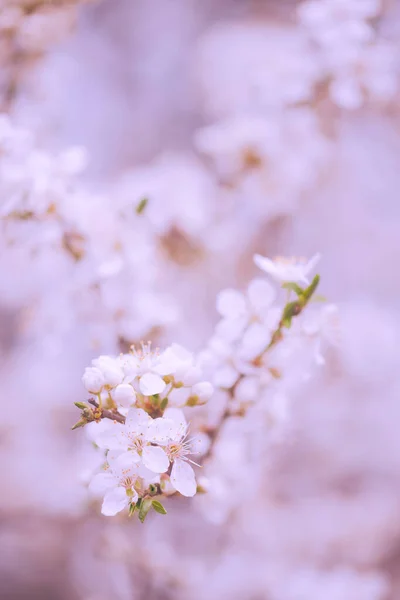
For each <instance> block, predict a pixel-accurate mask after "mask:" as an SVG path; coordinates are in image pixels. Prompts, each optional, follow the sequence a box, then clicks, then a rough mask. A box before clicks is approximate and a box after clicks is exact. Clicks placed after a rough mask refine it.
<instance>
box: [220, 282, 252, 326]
mask: <svg viewBox="0 0 400 600" xmlns="http://www.w3.org/2000/svg"><path fill="white" fill-rule="evenodd" d="M217 311H218V312H219V314H220V315H222V316H223V317H227V318H230V319H235V318H237V317H241V316H243V314H246V300H245V298H244V296H243V294H241V293H240V292H238V291H237V290H233V289H227V290H222V292H219V294H218V295H217Z"/></svg>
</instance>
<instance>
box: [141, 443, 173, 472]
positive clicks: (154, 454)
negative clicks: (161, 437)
mask: <svg viewBox="0 0 400 600" xmlns="http://www.w3.org/2000/svg"><path fill="white" fill-rule="evenodd" d="M142 459H143V464H144V466H145V467H147V468H148V469H150V471H153V472H154V473H165V471H167V470H168V467H169V460H168V456H167V455H166V454H165V452H164V450H163V449H162V448H160V447H159V446H145V447H144V448H143V452H142Z"/></svg>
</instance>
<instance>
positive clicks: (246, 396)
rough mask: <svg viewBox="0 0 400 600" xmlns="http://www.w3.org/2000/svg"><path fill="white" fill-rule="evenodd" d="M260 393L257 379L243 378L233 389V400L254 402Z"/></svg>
mask: <svg viewBox="0 0 400 600" xmlns="http://www.w3.org/2000/svg"><path fill="white" fill-rule="evenodd" d="M259 391H260V380H259V378H258V377H243V379H241V380H240V381H239V383H238V384H237V386H236V387H235V398H236V399H237V400H239V401H242V402H254V401H255V400H257V396H258V394H259Z"/></svg>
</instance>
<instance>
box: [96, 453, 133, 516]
mask: <svg viewBox="0 0 400 600" xmlns="http://www.w3.org/2000/svg"><path fill="white" fill-rule="evenodd" d="M139 477H140V475H139V471H138V467H137V465H135V464H131V465H122V463H121V464H119V463H117V462H115V464H114V465H113V468H111V467H110V468H109V469H108V470H107V471H106V472H105V473H98V474H97V475H95V476H94V477H93V479H92V481H91V482H90V485H89V491H90V492H91V493H92V494H93V495H95V496H102V495H104V500H103V504H102V507H101V512H102V513H103V515H106V516H114V515H116V514H117V513H119V512H121V510H124V508H126V507H127V506H128V505H129V504H130V503H131V502H136V501H137V499H138V494H137V491H136V489H135V486H136V485H137V482H138V479H139Z"/></svg>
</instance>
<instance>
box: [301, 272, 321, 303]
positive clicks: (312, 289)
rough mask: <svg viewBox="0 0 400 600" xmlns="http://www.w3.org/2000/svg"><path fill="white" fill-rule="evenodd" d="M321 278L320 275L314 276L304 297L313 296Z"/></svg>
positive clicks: (307, 298)
mask: <svg viewBox="0 0 400 600" xmlns="http://www.w3.org/2000/svg"><path fill="white" fill-rule="evenodd" d="M319 279H320V277H319V275H316V276H315V277H314V279H313V280H312V282H311V283H310V285H309V286H308V288H306V289H305V290H304V297H305V299H306V300H309V299H310V298H311V296H312V295H313V293H314V292H315V290H316V289H317V287H318V284H319Z"/></svg>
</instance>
